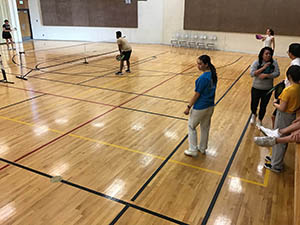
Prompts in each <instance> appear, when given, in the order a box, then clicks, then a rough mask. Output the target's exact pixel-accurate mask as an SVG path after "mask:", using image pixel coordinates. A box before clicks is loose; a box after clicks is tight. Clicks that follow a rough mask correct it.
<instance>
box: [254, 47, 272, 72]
mask: <svg viewBox="0 0 300 225" xmlns="http://www.w3.org/2000/svg"><path fill="white" fill-rule="evenodd" d="M265 51H270V53H271V60H270V63H271V65H272V64H273V54H274V51H273V49H272V48H270V47H264V48H262V49H261V50H260V52H259V54H258V63H259V65H258V69H259V68H260V67H261V64H262V62H263V54H264V53H265Z"/></svg>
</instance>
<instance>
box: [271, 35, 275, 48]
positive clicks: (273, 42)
mask: <svg viewBox="0 0 300 225" xmlns="http://www.w3.org/2000/svg"><path fill="white" fill-rule="evenodd" d="M271 42H272V45H273V51H275V38H274V37H273V38H272V40H271Z"/></svg>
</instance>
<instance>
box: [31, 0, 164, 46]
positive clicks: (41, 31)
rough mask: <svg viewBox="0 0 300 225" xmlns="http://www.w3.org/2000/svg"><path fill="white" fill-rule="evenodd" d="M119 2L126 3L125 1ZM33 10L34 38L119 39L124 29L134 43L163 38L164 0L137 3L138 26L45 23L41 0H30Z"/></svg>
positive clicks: (155, 41)
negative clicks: (54, 24) (55, 24)
mask: <svg viewBox="0 0 300 225" xmlns="http://www.w3.org/2000/svg"><path fill="white" fill-rule="evenodd" d="M97 1H100V0H97ZM118 1H120V2H121V1H123V2H124V0H118ZM49 2H50V1H49ZM29 9H30V16H31V24H32V29H33V37H34V39H48V40H78V41H107V42H115V41H116V39H115V32H116V31H117V30H121V31H122V32H123V34H124V35H126V37H127V39H128V40H129V41H131V42H136V43H161V40H162V33H163V30H162V23H161V21H162V15H163V13H162V11H163V5H162V4H161V1H160V0H148V1H138V2H137V21H138V24H137V26H138V28H125V27H123V26H120V27H89V26H45V25H43V18H42V12H41V4H40V0H29ZM153 14H155V16H153ZM99 15H100V14H99ZM113 16H116V15H115V14H114V15H113ZM80 18H82V17H78V18H77V20H78V19H80ZM122 19H124V17H123V18H122Z"/></svg>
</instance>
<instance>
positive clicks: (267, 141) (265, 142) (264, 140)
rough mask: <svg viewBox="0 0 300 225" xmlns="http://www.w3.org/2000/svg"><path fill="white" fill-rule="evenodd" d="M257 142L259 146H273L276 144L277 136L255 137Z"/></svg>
mask: <svg viewBox="0 0 300 225" xmlns="http://www.w3.org/2000/svg"><path fill="white" fill-rule="evenodd" d="M254 142H255V144H257V145H259V146H265V147H271V146H273V145H276V138H275V137H268V136H266V137H254Z"/></svg>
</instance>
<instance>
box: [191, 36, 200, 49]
mask: <svg viewBox="0 0 300 225" xmlns="http://www.w3.org/2000/svg"><path fill="white" fill-rule="evenodd" d="M198 38H199V37H198V35H197V34H194V35H191V39H190V40H189V41H188V46H189V47H190V48H197V41H198V40H199V39H198Z"/></svg>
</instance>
